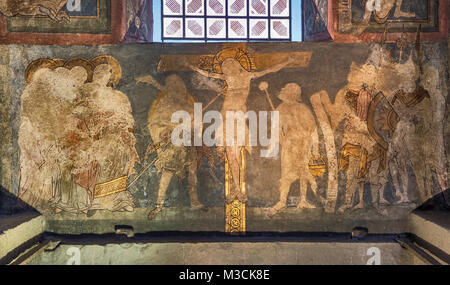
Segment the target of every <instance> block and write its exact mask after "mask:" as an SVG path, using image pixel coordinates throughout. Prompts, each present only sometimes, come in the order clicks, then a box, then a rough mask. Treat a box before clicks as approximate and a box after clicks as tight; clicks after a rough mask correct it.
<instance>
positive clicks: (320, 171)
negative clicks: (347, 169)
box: [308, 157, 327, 177]
mask: <svg viewBox="0 0 450 285" xmlns="http://www.w3.org/2000/svg"><path fill="white" fill-rule="evenodd" d="M308 167H309V171H310V172H311V174H312V175H313V176H315V177H320V176H322V175H324V174H325V172H327V166H326V163H325V160H323V158H321V157H319V158H315V157H311V159H310V160H309V164H308Z"/></svg>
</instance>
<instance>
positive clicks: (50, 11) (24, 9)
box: [0, 0, 79, 22]
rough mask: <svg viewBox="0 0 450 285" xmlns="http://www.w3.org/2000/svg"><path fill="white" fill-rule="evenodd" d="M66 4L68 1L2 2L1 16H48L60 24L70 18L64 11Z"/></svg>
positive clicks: (19, 0)
mask: <svg viewBox="0 0 450 285" xmlns="http://www.w3.org/2000/svg"><path fill="white" fill-rule="evenodd" d="M69 1H70V0H69ZM70 2H73V1H70ZM78 2H79V1H78ZM66 3H67V0H32V1H27V0H16V1H10V0H0V15H4V16H7V17H13V16H33V17H36V16H46V17H49V18H50V19H52V20H54V21H56V22H60V21H63V20H69V16H68V15H67V13H66V12H65V11H64V10H63V7H64V6H65V5H66Z"/></svg>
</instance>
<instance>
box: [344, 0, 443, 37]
mask: <svg viewBox="0 0 450 285" xmlns="http://www.w3.org/2000/svg"><path fill="white" fill-rule="evenodd" d="M438 2H439V1H438V0H426V1H416V0H386V1H371V0H363V1H345V0H344V1H339V28H338V30H339V32H340V33H351V34H354V35H361V34H362V33H380V32H383V28H384V27H385V26H386V25H387V26H388V27H389V30H390V31H391V32H401V31H402V30H404V29H406V30H407V31H408V32H414V29H415V28H417V26H418V25H419V24H420V25H421V26H422V28H423V29H424V30H423V31H427V32H436V31H439V17H438Z"/></svg>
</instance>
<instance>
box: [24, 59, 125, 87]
mask: <svg viewBox="0 0 450 285" xmlns="http://www.w3.org/2000/svg"><path fill="white" fill-rule="evenodd" d="M101 64H108V65H110V66H111V67H112V70H111V79H110V81H109V82H108V86H110V87H113V86H115V85H116V84H117V83H118V82H119V81H120V79H121V77H122V68H121V66H120V63H119V62H118V61H117V59H115V58H114V57H112V56H109V55H100V56H97V57H95V58H93V59H91V60H88V59H85V58H72V59H69V60H64V59H59V58H57V59H49V58H40V59H38V60H35V61H33V62H32V63H30V64H29V65H28V67H27V69H26V71H25V81H26V82H27V83H30V82H31V80H32V78H33V75H34V73H35V72H36V71H38V70H39V69H41V68H48V69H51V70H55V69H57V68H60V67H63V68H66V69H69V70H71V69H72V68H74V67H76V66H81V67H83V68H84V69H85V70H86V72H87V79H86V83H89V82H92V80H93V77H94V70H95V68H96V67H97V66H99V65H101Z"/></svg>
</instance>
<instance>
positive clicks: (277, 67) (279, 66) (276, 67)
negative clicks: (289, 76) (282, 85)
mask: <svg viewBox="0 0 450 285" xmlns="http://www.w3.org/2000/svg"><path fill="white" fill-rule="evenodd" d="M291 62H293V60H292V58H289V59H288V60H286V61H284V62H282V63H279V64H277V65H274V66H272V67H269V68H267V69H266V70H263V71H259V72H254V73H253V78H258V77H261V76H264V75H267V74H269V73H273V72H278V71H280V70H281V69H283V68H285V67H286V66H287V65H288V64H289V63H291Z"/></svg>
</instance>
